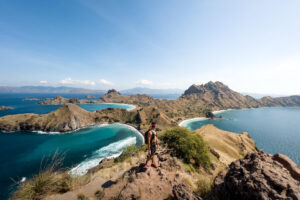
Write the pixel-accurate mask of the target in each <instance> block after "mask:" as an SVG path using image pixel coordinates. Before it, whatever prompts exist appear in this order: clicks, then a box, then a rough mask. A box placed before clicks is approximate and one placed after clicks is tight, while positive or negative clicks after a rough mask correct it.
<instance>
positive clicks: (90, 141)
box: [0, 124, 143, 199]
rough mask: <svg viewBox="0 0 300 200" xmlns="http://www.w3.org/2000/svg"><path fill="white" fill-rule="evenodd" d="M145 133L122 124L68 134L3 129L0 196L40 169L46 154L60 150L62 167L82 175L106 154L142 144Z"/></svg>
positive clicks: (3, 196)
mask: <svg viewBox="0 0 300 200" xmlns="http://www.w3.org/2000/svg"><path fill="white" fill-rule="evenodd" d="M142 143H143V137H142V136H141V135H139V133H137V131H136V130H135V129H132V128H130V127H128V126H126V125H122V124H112V125H103V126H94V127H89V128H84V129H81V130H79V131H75V132H73V133H68V134H38V133H29V132H14V133H1V132H0V155H1V156H0V180H1V182H0V199H7V198H8V196H9V194H10V192H11V191H13V190H14V189H15V188H16V185H14V182H13V181H12V179H14V180H15V181H20V180H21V179H22V178H23V177H26V178H29V177H31V176H32V175H33V174H36V173H37V172H38V171H39V169H40V163H41V160H42V159H43V157H45V158H44V159H45V160H47V158H49V157H51V156H52V155H53V154H54V153H55V152H56V151H58V153H60V154H62V153H65V159H64V162H63V165H62V167H68V168H70V170H71V172H72V174H79V175H82V174H84V173H85V172H87V170H88V169H89V168H91V167H94V166H96V165H97V164H98V163H99V162H100V161H101V160H102V159H103V158H105V157H112V156H118V155H119V154H120V153H121V152H122V150H123V149H124V148H125V147H126V146H128V145H132V144H137V145H141V144H142Z"/></svg>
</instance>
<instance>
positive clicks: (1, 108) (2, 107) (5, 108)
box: [0, 106, 13, 110]
mask: <svg viewBox="0 0 300 200" xmlns="http://www.w3.org/2000/svg"><path fill="white" fill-rule="evenodd" d="M11 109H13V108H12V107H10V106H0V110H11Z"/></svg>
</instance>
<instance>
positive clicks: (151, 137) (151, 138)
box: [145, 122, 158, 169]
mask: <svg viewBox="0 0 300 200" xmlns="http://www.w3.org/2000/svg"><path fill="white" fill-rule="evenodd" d="M155 129H156V123H154V122H153V123H152V124H151V127H150V129H149V130H148V131H147V132H146V134H145V143H146V144H147V147H148V148H147V149H148V155H147V161H146V164H145V168H146V169H147V168H148V166H149V163H150V161H152V164H151V166H152V167H155V168H157V167H158V164H157V156H156V148H157V145H158V139H157V133H156V131H155Z"/></svg>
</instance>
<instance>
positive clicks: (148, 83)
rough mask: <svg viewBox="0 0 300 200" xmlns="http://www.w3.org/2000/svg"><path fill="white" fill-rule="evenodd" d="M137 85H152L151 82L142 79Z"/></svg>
mask: <svg viewBox="0 0 300 200" xmlns="http://www.w3.org/2000/svg"><path fill="white" fill-rule="evenodd" d="M137 84H139V85H152V84H153V82H152V81H149V80H146V79H142V80H139V81H137Z"/></svg>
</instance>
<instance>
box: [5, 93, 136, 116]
mask: <svg viewBox="0 0 300 200" xmlns="http://www.w3.org/2000/svg"><path fill="white" fill-rule="evenodd" d="M55 96H63V97H65V98H72V97H77V98H79V99H84V98H85V96H86V94H0V105H1V106H11V107H13V109H12V110H3V111H0V117H1V116H5V115H14V114H21V113H36V114H45V113H49V112H52V111H54V110H57V109H58V108H59V107H60V106H61V105H39V104H38V102H39V101H24V100H23V99H24V98H39V99H45V98H52V97H55ZM101 96H103V95H96V97H97V98H96V99H99V98H100V97H101ZM96 99H89V100H96ZM79 106H80V107H82V108H84V109H86V110H88V111H95V110H99V109H106V108H124V109H127V110H130V109H132V108H133V106H132V105H126V104H79Z"/></svg>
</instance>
